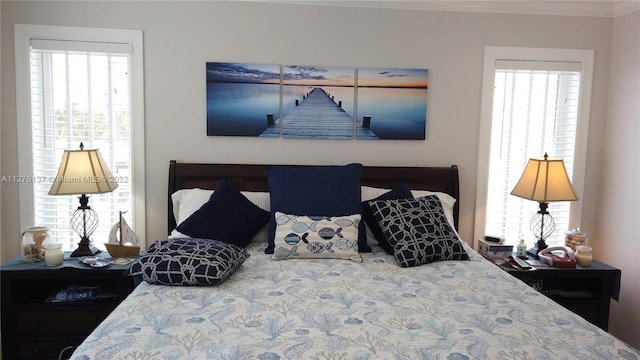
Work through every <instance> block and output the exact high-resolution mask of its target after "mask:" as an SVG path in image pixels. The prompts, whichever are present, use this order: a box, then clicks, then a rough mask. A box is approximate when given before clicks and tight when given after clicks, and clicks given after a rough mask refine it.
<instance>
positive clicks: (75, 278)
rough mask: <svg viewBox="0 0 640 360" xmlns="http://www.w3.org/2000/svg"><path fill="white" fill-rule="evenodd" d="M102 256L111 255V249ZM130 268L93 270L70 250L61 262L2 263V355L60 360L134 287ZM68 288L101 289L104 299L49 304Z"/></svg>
mask: <svg viewBox="0 0 640 360" xmlns="http://www.w3.org/2000/svg"><path fill="white" fill-rule="evenodd" d="M98 256H99V257H101V258H107V259H109V254H108V253H107V252H102V253H100V254H98ZM129 266H130V265H114V264H111V265H109V266H108V267H104V268H92V267H90V266H88V265H85V264H83V263H81V262H80V259H79V258H69V253H65V260H64V263H63V264H62V265H59V266H47V264H46V263H45V262H44V261H43V262H38V263H26V262H24V261H22V257H21V256H20V257H18V258H15V259H13V260H11V261H9V262H7V263H6V264H3V265H2V266H1V267H0V274H1V277H2V283H1V287H2V289H1V291H2V292H1V299H2V358H3V359H58V355H59V354H60V352H61V351H62V350H63V349H65V348H67V347H69V346H77V345H79V344H80V343H81V342H82V341H83V340H84V339H85V338H86V337H87V336H88V335H89V333H91V331H93V329H95V328H96V326H97V325H98V324H99V323H100V322H101V321H102V320H104V319H105V318H106V317H107V315H109V314H110V313H111V311H112V310H113V309H114V308H115V307H116V306H117V305H118V304H120V302H121V301H122V300H124V298H125V297H126V296H127V295H129V293H131V291H132V290H133V288H134V282H133V278H131V277H128V276H125V274H124V272H125V270H127V269H128V268H129ZM70 286H81V287H85V288H86V287H90V288H99V289H100V294H101V295H102V296H105V297H104V298H99V299H97V298H93V299H87V300H79V301H66V302H51V300H50V297H51V296H52V295H55V294H57V293H59V292H60V290H63V289H67V288H69V287H70ZM94 293H97V291H95V292H94ZM48 299H49V300H48ZM69 354H70V353H69Z"/></svg>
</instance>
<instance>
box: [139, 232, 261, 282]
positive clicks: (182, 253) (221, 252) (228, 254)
mask: <svg viewBox="0 0 640 360" xmlns="http://www.w3.org/2000/svg"><path fill="white" fill-rule="evenodd" d="M249 256H250V255H249V253H247V251H246V250H245V249H243V248H241V247H238V246H235V245H233V244H228V243H225V242H222V241H217V240H209V239H169V240H163V241H160V242H156V243H154V244H152V246H150V247H149V250H148V252H147V253H146V254H145V255H142V256H141V257H139V258H137V259H136V260H135V261H134V262H133V263H132V264H131V267H130V268H129V270H127V272H128V275H131V276H142V279H143V280H145V281H147V282H149V283H151V284H160V285H216V284H220V283H221V282H223V281H224V280H226V279H227V278H228V277H229V276H231V274H233V273H234V272H235V271H236V270H237V269H238V267H239V266H240V265H242V263H243V262H244V261H245V260H246V259H247V258H249Z"/></svg>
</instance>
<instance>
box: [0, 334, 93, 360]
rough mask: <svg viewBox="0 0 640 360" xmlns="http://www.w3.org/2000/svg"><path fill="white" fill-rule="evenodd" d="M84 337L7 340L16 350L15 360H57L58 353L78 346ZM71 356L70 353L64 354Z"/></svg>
mask: <svg viewBox="0 0 640 360" xmlns="http://www.w3.org/2000/svg"><path fill="white" fill-rule="evenodd" d="M84 338H85V336H63V337H35V336H34V337H22V338H12V339H8V340H9V341H11V343H12V344H14V346H15V349H16V357H15V359H20V360H36V359H37V360H42V359H52V360H55V359H58V356H59V355H60V352H61V351H62V350H64V349H65V348H66V347H69V346H73V347H75V346H78V345H80V343H82V341H83V340H84ZM66 355H67V356H68V355H71V351H69V352H66Z"/></svg>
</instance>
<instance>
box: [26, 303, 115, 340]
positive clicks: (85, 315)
mask: <svg viewBox="0 0 640 360" xmlns="http://www.w3.org/2000/svg"><path fill="white" fill-rule="evenodd" d="M112 310H113V306H111V307H82V308H80V307H79V308H73V307H64V308H62V307H61V308H57V309H56V308H41V307H28V308H17V309H16V333H17V334H44V333H56V332H58V333H59V332H61V331H64V332H70V331H77V332H83V333H87V332H90V331H91V330H93V329H95V327H96V326H98V324H99V323H100V322H101V321H102V320H104V319H105V318H106V317H107V315H109V314H110V313H111V311H112Z"/></svg>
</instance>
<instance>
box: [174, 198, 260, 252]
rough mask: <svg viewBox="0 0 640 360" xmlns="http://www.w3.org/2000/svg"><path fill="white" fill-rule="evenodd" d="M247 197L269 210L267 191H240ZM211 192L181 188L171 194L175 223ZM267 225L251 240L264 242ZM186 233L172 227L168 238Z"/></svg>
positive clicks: (185, 216)
mask: <svg viewBox="0 0 640 360" xmlns="http://www.w3.org/2000/svg"><path fill="white" fill-rule="evenodd" d="M240 193H241V194H242V195H244V196H245V197H246V198H247V199H249V200H251V202H252V203H254V204H256V205H258V207H260V208H261V209H263V210H266V211H269V202H270V196H269V192H267V191H240ZM212 194H213V190H205V189H199V188H193V189H182V190H178V191H176V192H174V193H173V194H171V202H172V203H173V218H174V219H176V224H178V225H180V224H181V223H182V222H183V221H185V220H186V219H187V218H189V216H191V214H193V213H194V212H196V210H198V209H200V208H201V207H202V205H204V204H205V203H206V202H207V201H209V198H210V197H211V195H212ZM268 228H269V227H268V226H266V224H265V226H263V227H262V228H261V229H260V231H259V232H258V233H257V234H256V235H254V236H253V238H251V242H266V241H267V236H268V230H269V229H268ZM185 237H189V236H188V235H185V234H182V233H181V232H179V231H178V230H176V229H173V231H172V232H171V235H169V238H173V239H177V238H185Z"/></svg>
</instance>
